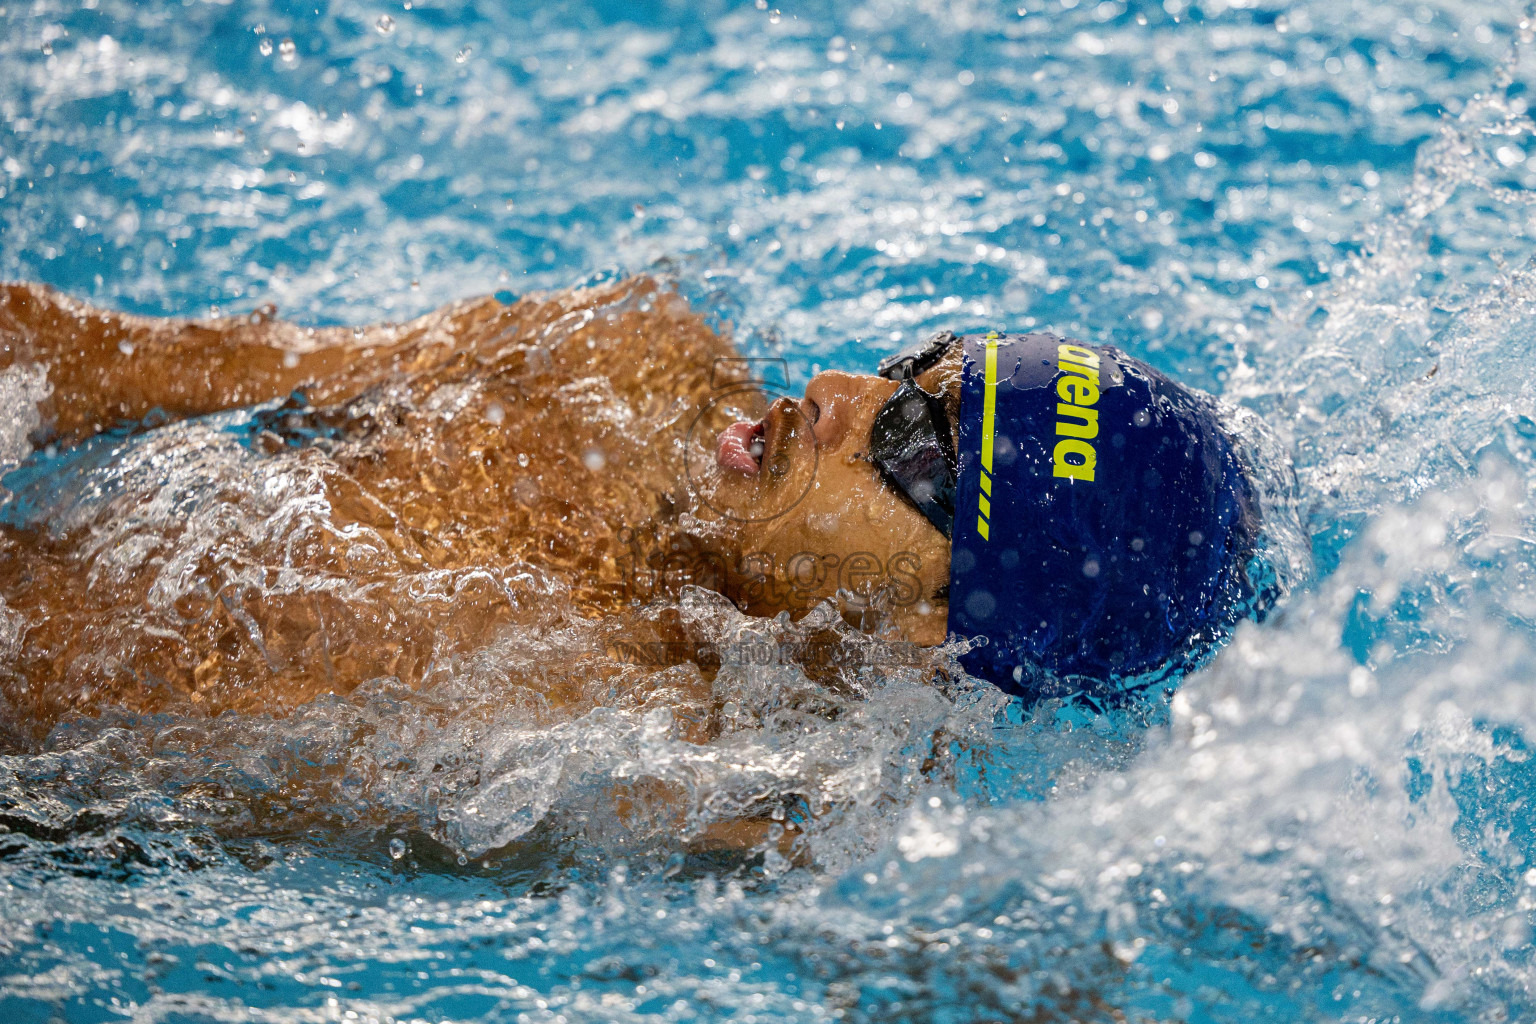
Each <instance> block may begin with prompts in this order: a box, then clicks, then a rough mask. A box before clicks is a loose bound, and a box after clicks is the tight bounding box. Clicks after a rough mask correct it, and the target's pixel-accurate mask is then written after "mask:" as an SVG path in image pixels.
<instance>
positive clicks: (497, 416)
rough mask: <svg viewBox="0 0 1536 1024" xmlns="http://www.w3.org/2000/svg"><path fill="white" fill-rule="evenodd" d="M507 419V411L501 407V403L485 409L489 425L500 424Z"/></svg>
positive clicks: (494, 403)
mask: <svg viewBox="0 0 1536 1024" xmlns="http://www.w3.org/2000/svg"><path fill="white" fill-rule="evenodd" d="M506 418H507V413H506V410H505V409H503V408H502V407H501V403H500V402H492V403H491V404H490V405H488V406H486V407H485V419H486V421H487V422H488V423H491V424H493V425H494V424H498V423H500V422H501V421H502V420H504V419H506Z"/></svg>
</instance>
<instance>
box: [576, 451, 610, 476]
mask: <svg viewBox="0 0 1536 1024" xmlns="http://www.w3.org/2000/svg"><path fill="white" fill-rule="evenodd" d="M581 462H582V464H583V465H584V466H586V467H587V468H588V469H590V470H591V471H592V472H594V473H596V472H599V471H600V470H601V469H602V468H603V467H604V466H606V465H608V457H607V456H606V455H604V454H603V453H602V452H601V451H599V450H598V449H596V448H588V449H587V450H586V452H584V453H583V454H582V456H581Z"/></svg>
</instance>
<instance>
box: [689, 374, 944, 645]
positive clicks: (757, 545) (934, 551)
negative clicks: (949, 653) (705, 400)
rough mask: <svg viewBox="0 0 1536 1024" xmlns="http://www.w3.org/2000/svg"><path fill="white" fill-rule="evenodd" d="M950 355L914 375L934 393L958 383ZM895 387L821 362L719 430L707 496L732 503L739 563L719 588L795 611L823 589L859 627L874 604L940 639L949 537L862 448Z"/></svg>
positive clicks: (768, 610) (872, 618) (910, 630)
mask: <svg viewBox="0 0 1536 1024" xmlns="http://www.w3.org/2000/svg"><path fill="white" fill-rule="evenodd" d="M957 349H958V346H957ZM958 367H959V353H958V351H957V352H956V353H955V354H954V358H953V359H947V360H945V361H944V362H941V363H940V364H939V365H937V366H935V367H933V368H932V369H931V370H929V371H927V372H926V373H924V374H922V375H920V376H919V377H918V379H917V382H918V384H919V385H920V386H922V387H924V389H925V390H928V391H929V392H931V393H937V394H943V393H945V392H946V391H948V390H950V385H951V383H953V384H954V386H955V388H956V389H957V388H958ZM897 387H898V383H897V382H895V381H890V380H886V379H884V378H882V377H877V376H873V375H866V374H850V373H842V372H837V371H829V372H826V373H821V374H818V375H817V376H816V377H815V378H814V379H813V380H812V381H811V383H810V385H809V386H808V387H807V388H806V389H805V397H804V398H802V399H800V400H799V401H794V400H791V399H788V398H781V399H779V400H777V401H775V402H774V403H773V404H772V405H771V406H770V407H769V409H768V414H767V415H766V416H765V417H763V419H762V420H761V421H759V422H757V423H737V424H734V425H732V426H730V427H728V428H726V430H724V431H723V432H722V433H721V434H720V436H719V439H718V441H717V444H716V463H717V467H718V470H719V474H718V483H717V490H715V492H714V493H713V494H712V495H711V504H712V505H713V506H714V507H716V508H719V509H725V510H728V511H729V512H730V520H731V528H732V529H733V531H734V533H735V536H734V540H735V541H736V544H737V547H738V551H739V552H740V558H741V564H742V566H743V567H744V571H743V572H741V573H733V574H732V577H731V585H730V586H728V588H727V589H728V591H730V593H729V596H730V597H732V598H733V599H734V600H736V601H737V603H738V604H739V605H740V606H741V607H743V608H744V609H745V610H747V611H749V612H752V613H753V614H758V615H773V614H777V613H778V612H780V611H784V610H788V611H790V612H791V613H798V612H801V611H804V610H807V609H809V608H810V607H811V606H813V605H814V604H816V603H818V602H820V601H822V600H826V599H831V600H834V601H836V602H837V604H838V606H839V608H840V609H841V610H842V612H843V615H844V617H845V618H847V619H848V620H849V621H850V622H852V623H854V624H855V625H861V626H865V627H866V628H868V627H870V626H873V625H876V624H877V621H876V620H878V619H879V618H880V617H881V609H882V607H883V608H884V609H886V610H887V611H886V621H889V622H893V623H894V624H895V625H896V626H897V628H898V629H899V630H900V631H901V633H902V634H903V636H904V638H905V639H908V640H910V641H913V642H915V643H920V644H936V643H941V642H942V641H943V639H944V632H945V620H946V617H947V614H948V603H947V601H946V600H945V597H944V593H943V590H944V588H945V587H947V585H948V583H949V541H948V540H947V539H946V538H945V537H944V535H943V534H942V533H940V532H939V531H938V529H937V528H935V527H934V526H933V524H932V523H930V522H929V521H928V520H927V519H926V518H925V517H924V516H923V514H922V513H921V512H919V511H918V510H917V509H916V508H915V507H913V505H912V504H911V503H910V502H908V501H907V500H906V499H905V498H904V497H903V496H902V495H901V494H900V493H899V492H898V491H897V490H895V489H894V488H893V487H892V486H891V485H890V484H889V483H887V482H886V481H885V479H884V478H883V477H882V476H881V474H880V471H879V470H878V469H877V468H876V467H875V465H874V463H872V462H871V461H870V458H869V436H870V427H871V425H872V423H873V421H874V418H875V414H876V413H877V412H879V410H880V408H881V406H882V405H884V404H885V402H886V400H887V399H889V398H890V397H891V395H892V394H894V393H895V391H896V388H897ZM955 393H956V394H958V390H956V391H955ZM872 601H873V603H874V607H873V608H871V607H870V604H871V602H872Z"/></svg>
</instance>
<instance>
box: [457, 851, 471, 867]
mask: <svg viewBox="0 0 1536 1024" xmlns="http://www.w3.org/2000/svg"><path fill="white" fill-rule="evenodd" d="M468 863H469V858H468V857H466V856H464V855H463V854H462V853H461V854H459V867H463V866H464V865H465V864H468Z"/></svg>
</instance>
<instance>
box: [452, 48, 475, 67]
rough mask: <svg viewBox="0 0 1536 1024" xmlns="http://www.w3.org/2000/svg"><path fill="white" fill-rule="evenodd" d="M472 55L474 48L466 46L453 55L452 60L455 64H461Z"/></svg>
mask: <svg viewBox="0 0 1536 1024" xmlns="http://www.w3.org/2000/svg"><path fill="white" fill-rule="evenodd" d="M474 54H475V48H474V47H473V46H466V47H464V49H462V50H460V51H459V52H458V53H456V54H454V55H453V59H454V62H455V63H458V64H463V63H464V62H465V61H467V60H469V58H470V57H473V56H474Z"/></svg>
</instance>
